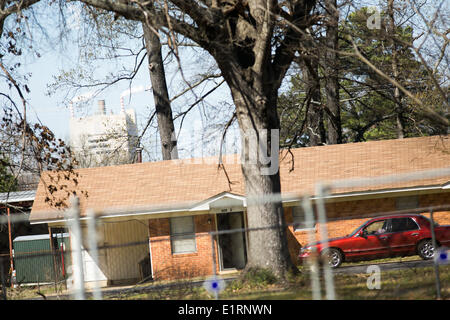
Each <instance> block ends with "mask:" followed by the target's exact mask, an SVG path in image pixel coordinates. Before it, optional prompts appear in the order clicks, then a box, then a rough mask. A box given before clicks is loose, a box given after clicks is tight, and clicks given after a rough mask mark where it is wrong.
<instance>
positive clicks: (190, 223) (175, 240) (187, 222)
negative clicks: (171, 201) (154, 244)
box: [170, 216, 196, 253]
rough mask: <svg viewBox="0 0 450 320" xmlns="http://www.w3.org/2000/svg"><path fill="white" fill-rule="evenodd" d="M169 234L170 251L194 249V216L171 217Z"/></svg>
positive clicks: (192, 250) (177, 251)
mask: <svg viewBox="0 0 450 320" xmlns="http://www.w3.org/2000/svg"><path fill="white" fill-rule="evenodd" d="M170 235H171V242H172V253H189V252H195V251H196V246H195V228H194V217H192V216H190V217H178V218H171V219H170Z"/></svg>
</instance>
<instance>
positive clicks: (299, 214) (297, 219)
mask: <svg viewBox="0 0 450 320" xmlns="http://www.w3.org/2000/svg"><path fill="white" fill-rule="evenodd" d="M292 217H293V219H294V230H295V231H300V230H308V229H312V228H314V227H315V226H316V224H315V223H314V222H312V221H311V222H310V223H309V224H307V223H306V222H305V212H304V211H303V208H302V207H293V208H292Z"/></svg>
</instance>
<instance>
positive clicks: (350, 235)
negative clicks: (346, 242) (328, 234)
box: [348, 222, 366, 237]
mask: <svg viewBox="0 0 450 320" xmlns="http://www.w3.org/2000/svg"><path fill="white" fill-rule="evenodd" d="M365 224H366V223H365V222H364V223H363V224H362V225H360V226H359V227H358V228H356V229H355V230H353V232H352V233H350V234H349V235H348V236H349V237H353V236H354V235H355V234H356V233H357V232H358V231H359V229H361V227H362V226H363V225H365Z"/></svg>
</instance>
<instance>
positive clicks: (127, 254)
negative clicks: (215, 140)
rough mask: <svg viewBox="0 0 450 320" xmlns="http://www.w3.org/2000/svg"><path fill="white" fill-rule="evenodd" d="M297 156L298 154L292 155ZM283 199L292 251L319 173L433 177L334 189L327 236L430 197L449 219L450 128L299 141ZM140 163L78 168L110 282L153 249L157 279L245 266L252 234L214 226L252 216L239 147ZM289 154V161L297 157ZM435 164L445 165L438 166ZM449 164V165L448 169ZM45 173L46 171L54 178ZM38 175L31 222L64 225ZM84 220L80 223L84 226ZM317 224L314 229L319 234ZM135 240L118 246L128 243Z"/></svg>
mask: <svg viewBox="0 0 450 320" xmlns="http://www.w3.org/2000/svg"><path fill="white" fill-rule="evenodd" d="M292 157H293V158H292ZM280 159H281V160H280V176H281V188H282V202H283V207H284V212H285V218H286V222H287V223H288V224H292V223H293V222H295V223H296V224H295V226H294V225H290V226H288V227H287V228H288V233H287V234H288V243H289V250H290V253H291V256H292V259H293V260H294V261H296V256H297V253H298V249H299V248H300V246H302V245H304V244H305V243H306V239H307V231H308V230H307V229H305V228H304V227H303V222H304V213H303V211H302V209H301V199H302V198H303V196H304V195H311V196H312V201H313V203H314V201H315V199H316V198H315V196H316V195H315V194H314V187H315V185H316V183H318V182H323V181H334V180H342V179H352V178H375V177H379V176H387V177H389V176H392V175H398V174H408V173H417V172H420V171H424V172H425V171H430V170H434V171H433V172H435V173H438V174H435V175H433V176H430V177H428V176H427V177H426V178H422V177H420V176H418V177H416V178H415V179H414V180H409V181H407V182H397V180H395V179H387V180H386V181H384V182H383V184H379V185H372V186H352V187H346V188H342V187H341V188H339V189H332V190H330V191H329V193H328V194H327V195H326V198H325V199H326V204H325V206H326V212H327V217H328V223H327V227H328V233H329V236H330V237H335V236H342V235H345V234H348V233H350V232H351V231H352V230H353V229H354V228H356V227H357V226H359V225H360V224H361V223H362V222H364V221H365V220H366V219H367V218H368V217H371V216H376V215H380V214H385V213H389V212H393V211H396V210H408V209H411V208H422V209H423V211H424V212H426V211H427V210H428V209H427V208H429V207H430V206H433V207H439V206H440V207H441V208H440V209H437V210H436V213H435V218H436V220H437V221H438V222H439V223H443V224H450V209H446V208H445V206H450V183H449V181H450V174H449V172H448V170H449V168H450V137H449V136H441V137H421V138H408V139H402V140H384V141H372V142H363V143H351V144H343V145H331V146H321V147H310V148H299V149H293V150H292V154H287V155H286V156H285V157H284V153H283V154H282V156H281V158H280ZM217 160H218V159H217V157H215V158H206V159H188V160H170V161H161V162H148V163H136V164H129V165H120V166H112V167H99V168H88V169H80V170H78V172H79V174H80V177H79V179H78V180H79V183H78V186H77V188H78V189H79V190H85V191H87V192H88V195H89V196H88V197H87V198H81V200H80V208H81V215H82V218H83V217H84V216H85V214H86V209H88V208H91V209H94V210H95V211H98V212H100V213H101V214H102V218H101V221H102V222H103V223H102V224H101V228H100V233H101V235H102V237H101V240H100V244H99V245H100V246H102V245H104V246H111V245H112V246H114V245H118V246H116V247H114V248H110V249H105V250H103V251H102V254H101V255H100V262H99V266H97V267H98V269H99V270H100V271H101V274H102V278H101V279H102V280H104V282H105V285H106V284H111V283H121V282H126V281H136V279H139V278H140V277H142V275H141V274H140V271H139V266H138V265H139V263H140V261H142V259H144V258H145V257H150V262H151V273H152V275H153V278H154V279H174V278H180V277H195V276H206V275H210V274H212V272H213V267H214V264H213V261H215V266H216V271H217V272H219V273H221V272H227V271H229V270H235V269H241V268H243V267H244V266H245V263H246V247H247V242H248V239H247V234H246V233H234V234H221V235H219V236H218V237H214V238H213V239H212V238H211V236H210V232H212V231H223V230H228V229H236V228H237V229H240V228H245V227H246V226H247V222H246V198H245V192H244V190H245V188H244V181H243V177H242V172H241V168H240V164H239V161H238V156H236V155H230V156H227V157H225V158H224V160H223V162H224V165H225V169H226V172H225V171H224V170H223V169H219V168H218V165H217ZM292 160H293V161H292ZM439 170H441V171H442V173H443V174H441V175H439ZM444 173H445V174H444ZM46 179H48V173H46V174H43V176H42V179H41V180H42V181H48V180H46ZM42 181H41V183H40V185H39V187H38V189H37V192H36V199H35V202H34V205H33V208H32V211H31V216H30V221H31V223H33V224H38V223H47V224H48V225H49V226H50V227H63V226H64V225H65V221H64V216H63V214H62V212H61V211H58V210H55V209H52V208H50V207H49V206H48V205H47V204H46V203H45V201H44V199H45V197H46V192H45V188H44V184H43V182H42ZM83 230H84V228H83ZM318 230H319V226H318V225H317V224H316V225H315V226H314V228H313V231H314V233H315V234H316V235H318ZM136 242H138V243H141V244H140V245H136V246H120V245H123V244H126V243H136Z"/></svg>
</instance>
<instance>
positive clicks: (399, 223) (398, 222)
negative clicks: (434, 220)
mask: <svg viewBox="0 0 450 320" xmlns="http://www.w3.org/2000/svg"><path fill="white" fill-rule="evenodd" d="M417 229H419V227H418V226H417V223H415V222H414V220H413V219H411V218H394V219H392V232H401V231H410V230H417Z"/></svg>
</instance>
